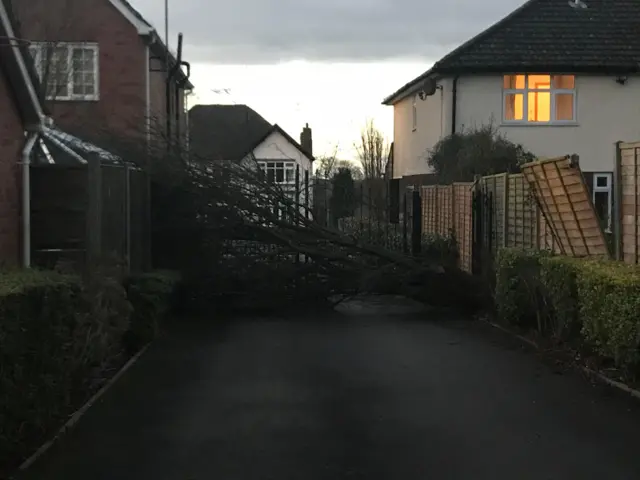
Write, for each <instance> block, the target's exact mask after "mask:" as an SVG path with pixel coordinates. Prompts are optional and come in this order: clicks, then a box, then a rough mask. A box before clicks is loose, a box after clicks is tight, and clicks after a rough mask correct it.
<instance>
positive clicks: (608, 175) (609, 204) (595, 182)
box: [591, 173, 613, 233]
mask: <svg viewBox="0 0 640 480" xmlns="http://www.w3.org/2000/svg"><path fill="white" fill-rule="evenodd" d="M599 178H606V179H607V186H606V187H599V186H598V179H599ZM612 182H613V173H594V174H593V188H592V192H591V202H592V203H593V205H594V208H595V204H596V193H606V194H607V198H608V201H607V225H606V228H605V231H606V232H607V233H611V220H612V219H611V214H612V212H613V192H612V188H611V187H612Z"/></svg>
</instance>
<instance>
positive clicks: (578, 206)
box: [521, 156, 609, 257]
mask: <svg viewBox="0 0 640 480" xmlns="http://www.w3.org/2000/svg"><path fill="white" fill-rule="evenodd" d="M521 168H522V172H523V174H524V177H525V178H526V180H527V182H528V184H529V186H530V187H531V190H532V192H533V194H534V195H535V199H536V202H537V203H538V205H539V207H540V210H541V213H542V215H543V216H544V218H545V220H546V222H547V223H548V225H549V228H550V229H551V231H552V234H553V237H554V239H555V241H556V242H557V243H558V248H559V250H560V253H562V254H565V255H570V256H574V257H584V256H593V257H608V256H609V252H608V248H607V243H606V240H605V237H604V232H603V230H602V226H601V224H600V221H599V220H598V217H597V214H596V211H595V209H594V207H593V204H592V202H591V199H590V196H589V191H588V189H587V186H586V184H585V181H584V178H583V176H582V172H581V171H580V168H579V167H578V158H577V156H564V157H559V158H552V159H547V160H539V161H536V162H531V163H527V164H525V165H523V166H522V167H521Z"/></svg>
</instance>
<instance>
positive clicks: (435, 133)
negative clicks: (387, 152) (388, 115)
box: [393, 82, 451, 178]
mask: <svg viewBox="0 0 640 480" xmlns="http://www.w3.org/2000/svg"><path fill="white" fill-rule="evenodd" d="M440 83H442V84H443V89H442V90H437V91H436V93H435V95H433V96H430V97H427V98H426V99H425V100H420V98H416V111H417V119H418V121H417V124H416V128H415V130H414V129H413V102H414V97H415V95H410V96H409V97H407V98H405V99H403V100H401V101H400V102H398V103H397V104H395V105H394V106H393V178H401V177H404V176H407V175H420V174H425V173H431V169H430V168H429V167H428V165H427V157H428V151H429V149H430V148H432V147H433V146H434V145H435V144H436V143H437V142H438V140H440V138H441V137H442V135H443V134H444V135H447V134H448V133H449V132H450V130H451V126H450V120H449V110H450V102H448V99H449V98H450V96H449V95H448V89H449V86H450V83H451V82H440Z"/></svg>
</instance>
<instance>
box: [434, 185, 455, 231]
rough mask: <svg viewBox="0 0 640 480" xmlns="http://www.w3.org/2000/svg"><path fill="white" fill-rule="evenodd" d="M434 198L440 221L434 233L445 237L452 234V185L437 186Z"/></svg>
mask: <svg viewBox="0 0 640 480" xmlns="http://www.w3.org/2000/svg"><path fill="white" fill-rule="evenodd" d="M436 196H437V208H438V215H439V219H440V221H439V222H438V226H437V229H436V233H437V234H439V235H443V236H445V237H446V236H449V235H451V233H452V232H453V203H454V195H453V185H438V186H437V187H436Z"/></svg>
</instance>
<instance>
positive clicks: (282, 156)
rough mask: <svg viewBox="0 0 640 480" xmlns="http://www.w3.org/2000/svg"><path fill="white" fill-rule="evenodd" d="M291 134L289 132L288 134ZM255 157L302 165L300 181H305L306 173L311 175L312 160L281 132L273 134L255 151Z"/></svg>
mask: <svg viewBox="0 0 640 480" xmlns="http://www.w3.org/2000/svg"><path fill="white" fill-rule="evenodd" d="M287 133H289V132H287ZM253 156H254V157H255V158H256V159H258V160H294V161H295V162H296V163H297V164H298V165H300V179H301V181H303V180H304V172H305V171H306V170H308V171H309V175H311V160H310V159H309V157H307V156H306V155H305V154H303V153H302V152H301V151H300V150H298V149H297V148H296V147H295V146H294V145H292V144H291V142H289V140H287V139H286V138H285V137H284V136H283V135H282V134H281V133H280V132H273V133H272V134H271V135H269V136H268V137H267V138H266V140H265V141H264V142H262V143H261V144H260V145H258V146H257V147H256V148H255V150H254V151H253Z"/></svg>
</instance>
